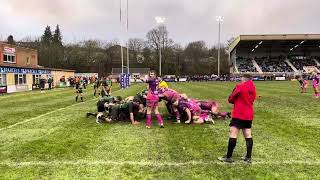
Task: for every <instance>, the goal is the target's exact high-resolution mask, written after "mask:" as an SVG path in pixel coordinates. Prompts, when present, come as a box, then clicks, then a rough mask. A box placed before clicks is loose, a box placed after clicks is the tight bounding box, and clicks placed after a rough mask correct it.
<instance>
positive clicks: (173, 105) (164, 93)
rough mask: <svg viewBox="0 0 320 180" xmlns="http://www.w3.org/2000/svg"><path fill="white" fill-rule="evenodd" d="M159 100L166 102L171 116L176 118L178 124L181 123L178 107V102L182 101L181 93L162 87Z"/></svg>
mask: <svg viewBox="0 0 320 180" xmlns="http://www.w3.org/2000/svg"><path fill="white" fill-rule="evenodd" d="M159 98H160V99H163V100H165V101H166V107H167V110H168V112H169V114H170V115H171V116H174V117H175V118H176V120H177V121H176V122H177V123H180V113H179V111H178V107H177V101H179V99H180V95H179V93H178V92H176V91H175V90H173V89H169V88H165V87H161V88H160V90H159Z"/></svg>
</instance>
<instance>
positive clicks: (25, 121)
mask: <svg viewBox="0 0 320 180" xmlns="http://www.w3.org/2000/svg"><path fill="white" fill-rule="evenodd" d="M120 90H121V89H119V90H116V91H114V92H117V91H120ZM114 92H113V93H114ZM92 100H97V99H96V98H93V99H90V100H87V101H84V102H81V103H77V104H72V105H69V106H66V107H63V108H60V109H56V110H53V111H50V112H47V113H45V114H41V115H39V116H36V117H33V118H30V119H26V120H24V121H21V122H18V123H15V124H12V125H10V126H7V127H4V128H1V129H0V131H3V130H7V129H11V128H13V127H16V126H18V125H20V124H24V123H27V122H30V121H33V120H35V119H38V118H41V117H44V116H46V115H49V114H52V113H55V112H58V111H61V110H65V109H67V108H70V107H73V106H77V105H79V104H83V103H86V102H89V101H92Z"/></svg>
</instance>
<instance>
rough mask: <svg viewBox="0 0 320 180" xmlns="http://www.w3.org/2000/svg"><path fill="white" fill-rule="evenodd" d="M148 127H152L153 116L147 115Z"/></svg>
mask: <svg viewBox="0 0 320 180" xmlns="http://www.w3.org/2000/svg"><path fill="white" fill-rule="evenodd" d="M147 126H151V114H147Z"/></svg>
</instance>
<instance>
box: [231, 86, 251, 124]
mask: <svg viewBox="0 0 320 180" xmlns="http://www.w3.org/2000/svg"><path fill="white" fill-rule="evenodd" d="M255 99H256V87H255V85H254V84H253V82H252V81H251V80H249V81H246V82H243V83H240V84H238V85H237V86H236V87H235V88H234V90H233V92H232V94H231V95H230V96H229V99H228V100H229V103H231V104H234V106H233V111H232V118H236V119H241V120H248V121H252V120H253V113H254V110H253V103H254V100H255Z"/></svg>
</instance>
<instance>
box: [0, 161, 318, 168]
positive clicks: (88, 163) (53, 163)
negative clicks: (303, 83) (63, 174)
mask: <svg viewBox="0 0 320 180" xmlns="http://www.w3.org/2000/svg"><path fill="white" fill-rule="evenodd" d="M233 164H234V165H241V164H242V165H249V164H246V163H244V162H241V161H239V162H235V163H233ZM233 164H228V163H223V162H220V161H218V160H217V161H208V162H205V161H186V162H155V161H154V162H153V161H140V162H139V161H103V160H99V161H87V160H79V161H26V162H12V161H3V162H0V166H10V167H17V166H25V167H26V166H61V165H72V166H76V165H85V166H92V165H117V166H122V165H138V166H153V167H161V166H177V167H179V166H188V165H208V166H209V165H233ZM290 164H293V165H320V161H302V160H287V161H253V162H252V163H251V165H290Z"/></svg>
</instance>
